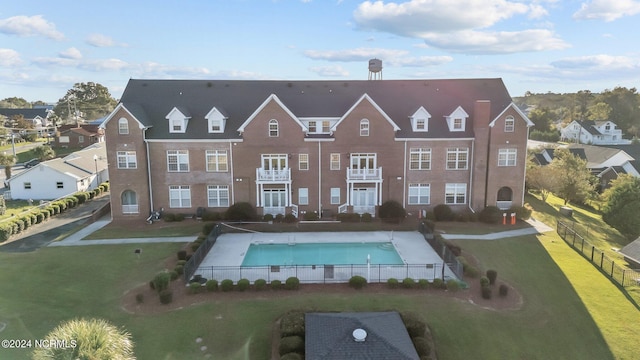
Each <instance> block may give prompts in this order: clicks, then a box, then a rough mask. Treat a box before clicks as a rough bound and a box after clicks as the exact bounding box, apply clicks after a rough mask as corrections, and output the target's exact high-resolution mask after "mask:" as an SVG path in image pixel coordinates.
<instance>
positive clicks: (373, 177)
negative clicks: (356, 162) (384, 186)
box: [347, 167, 382, 181]
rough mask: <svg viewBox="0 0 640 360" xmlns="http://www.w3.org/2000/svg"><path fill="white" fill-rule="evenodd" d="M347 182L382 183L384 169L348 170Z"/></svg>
mask: <svg viewBox="0 0 640 360" xmlns="http://www.w3.org/2000/svg"><path fill="white" fill-rule="evenodd" d="M347 180H363V181H382V167H379V168H377V169H351V168H347Z"/></svg>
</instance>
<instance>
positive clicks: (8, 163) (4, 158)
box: [0, 154, 16, 180]
mask: <svg viewBox="0 0 640 360" xmlns="http://www.w3.org/2000/svg"><path fill="white" fill-rule="evenodd" d="M15 164H16V157H15V156H13V155H6V154H0V165H2V166H4V177H5V179H7V180H9V179H10V178H11V167H12V166H13V165H15Z"/></svg>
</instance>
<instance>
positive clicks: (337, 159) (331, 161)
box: [329, 153, 340, 170]
mask: <svg viewBox="0 0 640 360" xmlns="http://www.w3.org/2000/svg"><path fill="white" fill-rule="evenodd" d="M334 158H335V159H334ZM334 165H336V166H334ZM329 169H330V170H340V153H331V155H330V157H329Z"/></svg>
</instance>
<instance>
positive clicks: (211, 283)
mask: <svg viewBox="0 0 640 360" xmlns="http://www.w3.org/2000/svg"><path fill="white" fill-rule="evenodd" d="M205 288H207V291H208V292H214V291H218V280H207V282H206V284H205Z"/></svg>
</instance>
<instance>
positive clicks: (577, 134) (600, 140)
mask: <svg viewBox="0 0 640 360" xmlns="http://www.w3.org/2000/svg"><path fill="white" fill-rule="evenodd" d="M560 138H561V139H562V140H564V141H569V142H577V143H580V144H588V145H618V144H629V143H630V141H629V140H625V139H623V138H622V130H621V129H620V128H618V126H617V125H616V124H615V123H613V122H612V121H609V120H598V121H593V120H583V121H577V120H574V121H572V122H571V123H569V125H567V126H565V127H563V128H562V129H560Z"/></svg>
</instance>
